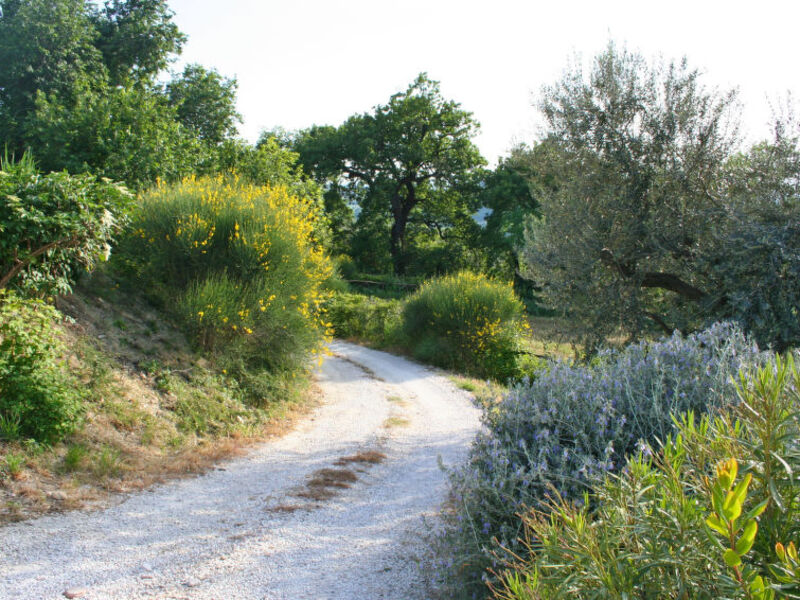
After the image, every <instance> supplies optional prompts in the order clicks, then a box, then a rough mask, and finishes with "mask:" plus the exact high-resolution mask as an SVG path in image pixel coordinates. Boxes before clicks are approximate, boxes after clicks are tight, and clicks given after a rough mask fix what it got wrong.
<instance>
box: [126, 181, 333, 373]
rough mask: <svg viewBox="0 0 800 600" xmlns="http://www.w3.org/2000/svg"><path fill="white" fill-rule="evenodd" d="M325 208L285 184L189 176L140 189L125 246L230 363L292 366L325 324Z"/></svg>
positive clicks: (137, 270)
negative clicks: (321, 239) (320, 238)
mask: <svg viewBox="0 0 800 600" xmlns="http://www.w3.org/2000/svg"><path fill="white" fill-rule="evenodd" d="M319 218H320V215H319V210H318V207H317V204H316V203H315V202H314V201H313V199H308V198H300V197H297V196H294V195H291V194H289V193H288V191H287V189H286V188H285V187H280V186H279V187H274V188H273V187H269V186H265V187H257V186H253V185H251V184H244V183H241V182H239V181H237V180H235V179H233V180H225V179H223V178H221V177H217V178H202V179H194V178H192V179H188V180H186V181H184V182H182V183H179V184H171V185H167V184H164V185H160V186H158V187H156V188H154V189H152V190H150V191H148V192H147V193H145V194H143V195H142V196H141V198H140V202H139V206H138V208H137V210H136V211H135V213H134V215H133V224H132V227H131V234H130V235H129V237H128V238H127V239H126V240H125V243H124V244H123V245H122V247H121V253H122V254H123V260H124V262H125V264H126V266H127V268H129V269H131V270H132V271H133V273H134V274H135V275H136V276H137V277H138V278H139V281H141V282H142V284H143V285H144V286H145V287H146V289H148V290H149V291H150V293H151V294H153V295H154V296H155V297H156V298H157V299H159V301H160V302H161V303H163V304H164V306H165V307H167V308H168V309H169V310H173V311H175V312H176V313H177V314H178V315H179V316H180V318H181V320H182V322H183V323H184V325H185V326H186V327H187V328H188V329H189V330H190V331H191V333H192V334H193V336H194V339H195V340H196V342H197V343H198V344H199V345H201V346H202V347H203V348H204V349H205V350H207V351H209V352H213V353H215V354H216V355H217V356H218V357H219V358H220V360H221V361H222V362H223V363H224V364H227V365H228V367H229V368H228V370H232V369H235V370H237V371H241V372H243V371H244V370H245V368H246V367H247V368H261V369H266V370H268V371H273V372H274V371H279V370H291V369H296V368H298V367H301V366H302V365H304V364H305V363H306V356H307V353H308V352H309V351H311V350H320V348H321V346H320V344H321V342H322V340H323V337H324V335H325V334H326V329H327V326H326V324H325V322H324V320H323V318H322V312H321V307H322V302H323V300H324V291H323V287H322V286H323V283H324V281H325V280H326V279H327V278H328V277H329V276H330V275H331V271H332V268H331V265H330V263H329V260H328V259H327V257H326V256H325V255H324V254H323V251H322V249H321V247H320V246H319V244H318V242H317V240H316V239H315V228H316V227H317V225H318V221H319ZM231 372H233V371H231Z"/></svg>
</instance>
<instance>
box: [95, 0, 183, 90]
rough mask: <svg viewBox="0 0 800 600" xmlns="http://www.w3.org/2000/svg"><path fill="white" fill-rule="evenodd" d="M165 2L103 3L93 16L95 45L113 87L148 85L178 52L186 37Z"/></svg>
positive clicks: (115, 0)
mask: <svg viewBox="0 0 800 600" xmlns="http://www.w3.org/2000/svg"><path fill="white" fill-rule="evenodd" d="M172 16H173V12H172V11H171V10H170V9H169V6H168V5H167V2H166V0H106V2H105V3H104V5H103V8H102V9H100V10H97V11H95V12H94V13H93V15H92V22H93V24H94V26H95V29H96V30H97V33H98V35H97V38H96V40H95V46H97V48H98V49H99V50H100V51H101V52H102V54H103V62H104V63H105V66H106V69H108V73H109V76H110V79H111V83H112V84H113V85H124V84H126V83H129V82H131V81H133V82H145V83H149V82H151V81H152V80H153V78H154V77H155V76H156V75H158V74H159V73H160V72H161V71H163V70H164V69H166V68H167V65H168V64H169V61H170V57H172V56H174V55H177V54H179V53H180V51H181V48H182V47H183V44H184V42H186V36H185V35H184V34H183V33H181V31H180V30H179V29H178V26H177V25H175V23H173V21H172Z"/></svg>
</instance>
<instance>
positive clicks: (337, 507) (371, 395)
mask: <svg viewBox="0 0 800 600" xmlns="http://www.w3.org/2000/svg"><path fill="white" fill-rule="evenodd" d="M331 350H332V351H333V352H334V356H333V357H331V358H329V359H327V360H326V362H325V364H324V365H323V367H322V369H321V371H320V373H319V377H318V380H319V385H320V387H321V388H322V390H323V393H324V398H325V401H324V403H323V405H322V406H321V407H320V408H319V409H317V410H316V411H315V412H314V413H313V414H312V415H311V416H310V417H309V419H308V420H307V421H306V422H304V423H303V424H302V425H301V426H300V427H298V428H297V429H296V430H295V431H293V432H291V433H289V434H288V435H286V436H285V437H283V438H281V439H279V440H276V441H275V442H272V443H269V444H267V445H264V446H262V447H260V448H259V449H257V450H255V451H254V452H252V453H251V454H249V455H248V456H247V457H245V458H242V459H237V460H235V461H231V462H228V463H225V464H224V465H222V466H221V467H220V468H219V469H217V470H215V471H213V472H211V473H209V474H207V475H204V476H202V477H198V478H196V479H191V480H182V481H175V482H172V483H170V484H167V485H163V486H159V487H157V488H155V489H153V490H151V491H149V492H144V493H140V494H136V495H133V496H131V497H130V498H128V499H127V500H126V501H125V502H123V503H121V504H120V505H118V506H115V507H113V508H110V509H107V510H104V511H102V512H94V513H82V512H74V513H69V514H66V515H58V516H50V517H44V518H41V519H37V520H34V521H28V522H25V523H20V524H15V525H11V526H7V527H5V528H2V529H0V598H2V599H5V598H9V599H11V598H20V599H25V600H28V599H40V598H41V599H49V598H53V599H55V598H63V597H64V596H63V592H64V591H65V590H74V591H76V592H81V594H82V595H81V596H80V597H83V598H87V599H115V600H117V599H120V600H121V599H129V598H148V599H177V598H191V599H195V598H197V599H212V598H213V599H216V600H228V599H233V598H236V599H241V600H247V599H259V600H262V599H269V600H273V599H287V600H289V599H291V600H299V599H304V598H308V599H312V598H313V599H315V600H322V599H326V600H334V599H337V600H338V599H340V600H355V599H365V600H372V599H377V598H384V599H397V600H400V599H402V600H412V599H418V598H427V597H428V590H427V588H426V581H425V577H424V574H423V573H421V572H420V570H419V569H418V568H417V564H416V562H415V557H417V556H420V555H421V554H424V552H425V548H424V543H423V542H422V541H421V539H420V534H421V533H422V532H424V531H425V530H426V529H427V528H428V524H426V523H425V522H424V520H423V519H424V518H426V517H427V518H428V519H431V518H433V517H434V516H435V514H436V512H437V510H438V508H439V506H440V505H441V503H442V501H443V499H444V495H445V491H446V486H445V477H444V474H443V473H442V471H441V469H440V468H439V466H438V460H439V458H441V460H442V461H443V462H444V463H445V464H454V463H455V462H457V461H460V460H462V459H463V458H464V456H465V452H466V449H467V447H468V445H469V442H470V441H471V439H472V437H473V435H474V433H475V431H476V430H477V427H478V411H477V410H476V409H475V408H474V407H472V405H471V404H470V401H469V399H468V398H467V396H466V395H465V394H464V393H463V392H460V391H459V390H456V389H455V388H454V387H453V385H452V384H450V383H449V382H448V381H447V380H446V379H445V378H443V377H442V376H440V375H437V374H435V373H433V372H432V371H430V370H429V369H426V368H424V367H421V366H419V365H416V364H413V363H411V362H409V361H406V360H404V359H402V358H398V357H395V356H391V355H389V354H385V353H382V352H376V351H374V350H368V349H365V348H361V347H359V346H355V345H352V344H346V343H343V342H335V343H334V344H332V346H331Z"/></svg>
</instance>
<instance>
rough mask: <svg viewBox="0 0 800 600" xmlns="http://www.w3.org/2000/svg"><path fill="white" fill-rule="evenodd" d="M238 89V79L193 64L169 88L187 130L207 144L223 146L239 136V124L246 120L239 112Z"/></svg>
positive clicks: (170, 96) (170, 95)
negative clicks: (231, 138) (235, 136)
mask: <svg viewBox="0 0 800 600" xmlns="http://www.w3.org/2000/svg"><path fill="white" fill-rule="evenodd" d="M236 87H237V83H236V79H229V78H227V77H223V76H221V75H220V74H219V73H218V72H217V71H215V70H214V69H206V68H205V67H203V66H201V65H195V64H192V65H187V66H186V67H185V68H184V70H183V73H182V74H181V75H180V76H179V77H174V78H173V79H172V81H170V82H169V83H168V84H167V96H168V97H169V101H170V104H172V105H173V106H174V107H175V109H176V110H177V113H178V119H179V120H180V122H181V123H182V124H183V125H184V126H185V127H187V128H188V129H189V130H191V131H192V132H194V133H195V135H196V136H197V137H198V138H200V139H201V140H203V141H204V142H207V143H210V144H220V143H222V142H223V141H224V140H225V139H227V138H230V137H233V136H234V135H236V123H239V122H241V120H242V119H241V116H240V115H239V113H237V112H236Z"/></svg>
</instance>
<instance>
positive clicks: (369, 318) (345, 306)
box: [326, 293, 402, 346]
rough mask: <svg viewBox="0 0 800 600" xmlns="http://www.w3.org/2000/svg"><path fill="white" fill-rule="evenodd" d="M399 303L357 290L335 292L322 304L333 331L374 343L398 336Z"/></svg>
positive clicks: (394, 340) (380, 342)
mask: <svg viewBox="0 0 800 600" xmlns="http://www.w3.org/2000/svg"><path fill="white" fill-rule="evenodd" d="M401 307H402V305H401V303H400V302H399V301H398V300H385V299H382V298H374V297H371V296H362V295H361V294H348V293H337V294H334V296H333V297H332V298H331V299H330V301H329V302H328V303H327V305H326V309H327V315H328V319H329V320H330V322H331V325H332V327H333V331H334V335H336V336H337V337H340V338H356V339H359V340H364V341H368V342H370V343H373V344H376V345H377V346H386V345H389V344H392V343H394V342H396V341H397V340H398V333H399V329H400V311H401Z"/></svg>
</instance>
